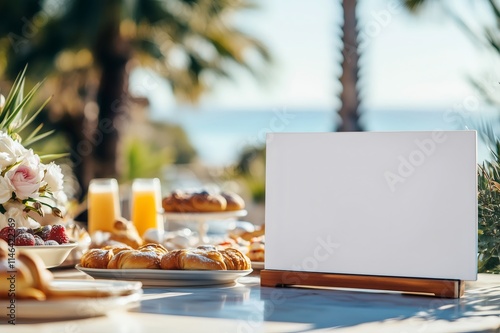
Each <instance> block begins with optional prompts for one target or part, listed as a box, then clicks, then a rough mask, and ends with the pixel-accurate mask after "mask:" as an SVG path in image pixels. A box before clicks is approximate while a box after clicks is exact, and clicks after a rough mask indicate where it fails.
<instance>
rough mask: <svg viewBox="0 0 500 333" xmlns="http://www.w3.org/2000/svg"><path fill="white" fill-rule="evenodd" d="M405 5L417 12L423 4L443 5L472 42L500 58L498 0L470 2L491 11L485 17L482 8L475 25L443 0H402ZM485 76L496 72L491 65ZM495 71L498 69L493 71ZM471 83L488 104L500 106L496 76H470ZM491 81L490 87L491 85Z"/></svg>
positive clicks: (499, 4)
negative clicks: (485, 77)
mask: <svg viewBox="0 0 500 333" xmlns="http://www.w3.org/2000/svg"><path fill="white" fill-rule="evenodd" d="M402 1H403V2H404V4H405V5H406V8H408V10H410V12H412V13H415V14H417V13H420V12H421V11H422V9H423V8H424V7H425V6H426V5H430V4H431V3H432V4H434V5H435V4H438V5H440V6H442V9H443V11H444V12H445V13H446V15H448V17H450V18H451V19H453V20H454V22H455V23H456V25H457V26H458V27H459V28H461V30H462V31H463V32H464V34H465V35H466V36H467V37H469V39H470V40H471V41H472V42H474V43H475V44H476V45H477V46H478V47H480V48H482V49H483V50H486V51H487V52H490V54H493V55H494V58H495V59H496V60H497V61H498V60H500V1H499V0H483V1H475V2H472V1H471V2H470V6H471V9H473V7H474V6H478V7H483V6H484V9H485V10H486V11H489V12H490V13H491V20H490V17H485V16H484V12H481V14H479V15H480V17H478V20H477V22H476V23H477V25H478V26H479V27H472V26H471V25H470V23H468V22H467V21H466V20H465V19H464V18H463V17H462V16H461V15H460V14H458V13H457V12H456V11H455V10H453V8H452V7H450V6H448V5H447V3H446V2H445V1H442V0H441V1H437V2H435V1H429V0H402ZM485 72H486V74H485V76H486V75H487V76H493V75H495V74H492V73H494V72H493V71H492V70H491V68H487V69H485ZM496 75H498V72H497V73H496ZM468 79H469V81H470V83H471V84H472V85H473V86H474V87H475V88H477V90H478V91H479V93H481V95H482V96H483V97H484V99H485V101H486V102H488V103H490V104H491V105H496V106H500V94H499V90H498V87H499V86H498V81H499V79H498V76H497V77H494V78H492V79H491V78H487V79H486V80H484V78H479V77H469V78H468ZM485 81H487V82H485ZM492 83H493V87H492Z"/></svg>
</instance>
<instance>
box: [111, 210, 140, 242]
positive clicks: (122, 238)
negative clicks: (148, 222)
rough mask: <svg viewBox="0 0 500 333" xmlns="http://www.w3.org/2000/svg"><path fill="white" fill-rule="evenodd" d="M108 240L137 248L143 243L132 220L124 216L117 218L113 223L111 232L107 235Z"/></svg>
mask: <svg viewBox="0 0 500 333" xmlns="http://www.w3.org/2000/svg"><path fill="white" fill-rule="evenodd" d="M109 240H112V241H116V242H120V243H124V244H127V245H128V246H130V247H132V248H134V249H137V248H138V247H139V246H141V245H142V244H143V240H142V238H141V236H139V233H138V232H137V229H136V228H135V226H134V225H133V224H132V222H130V221H127V220H126V219H124V218H119V219H117V220H116V221H115V223H114V225H113V232H111V235H110V236H109Z"/></svg>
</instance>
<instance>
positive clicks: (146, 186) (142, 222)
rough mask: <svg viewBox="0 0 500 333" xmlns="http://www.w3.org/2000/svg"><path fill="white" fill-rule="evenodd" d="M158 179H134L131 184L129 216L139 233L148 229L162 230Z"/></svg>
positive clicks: (141, 233) (142, 233)
mask: <svg viewBox="0 0 500 333" xmlns="http://www.w3.org/2000/svg"><path fill="white" fill-rule="evenodd" d="M160 191H161V190H160V181H159V179H157V178H154V179H136V180H134V182H133V184H132V202H131V204H132V206H131V208H132V210H131V218H132V222H133V223H134V225H135V227H136V229H137V231H138V232H139V235H141V236H142V235H144V233H145V232H146V230H148V229H157V230H159V231H163V219H162V216H161V212H160V210H161V193H160Z"/></svg>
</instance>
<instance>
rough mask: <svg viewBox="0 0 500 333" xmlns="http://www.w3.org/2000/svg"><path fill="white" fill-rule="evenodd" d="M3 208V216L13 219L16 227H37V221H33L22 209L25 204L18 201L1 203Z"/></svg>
mask: <svg viewBox="0 0 500 333" xmlns="http://www.w3.org/2000/svg"><path fill="white" fill-rule="evenodd" d="M3 207H4V208H5V210H6V212H5V218H6V219H7V220H8V219H9V218H11V219H13V220H14V221H15V223H16V228H19V227H26V228H37V227H39V226H40V224H39V223H37V222H35V221H33V220H32V219H31V218H29V217H28V213H26V212H25V211H24V209H25V206H24V205H23V204H22V203H20V202H16V201H13V202H9V203H6V204H4V205H3Z"/></svg>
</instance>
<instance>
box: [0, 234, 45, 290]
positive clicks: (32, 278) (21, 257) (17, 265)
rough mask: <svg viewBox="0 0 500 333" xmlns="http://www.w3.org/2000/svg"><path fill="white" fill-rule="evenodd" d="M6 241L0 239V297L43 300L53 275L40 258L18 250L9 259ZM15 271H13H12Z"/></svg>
mask: <svg viewBox="0 0 500 333" xmlns="http://www.w3.org/2000/svg"><path fill="white" fill-rule="evenodd" d="M8 250H9V249H8V245H7V242H5V241H4V240H2V239H0V281H2V282H1V283H0V299H1V298H10V299H15V298H18V299H36V300H45V299H46V298H47V292H48V289H49V282H50V281H51V280H52V279H53V275H52V273H51V272H50V271H48V270H47V269H46V268H45V266H44V264H43V262H42V261H41V259H40V258H39V257H37V256H33V255H30V254H28V253H24V252H20V253H19V254H18V255H16V257H15V261H12V260H10V261H9V253H12V252H9V251H8ZM14 272H15V273H14Z"/></svg>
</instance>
